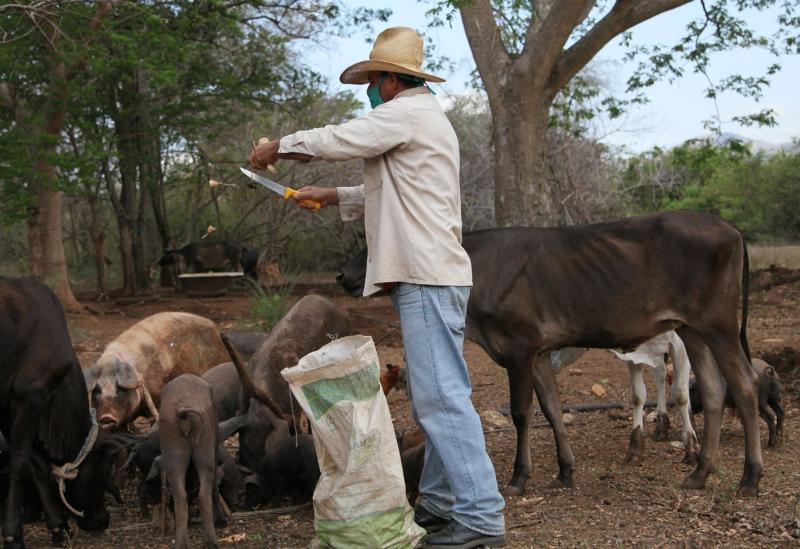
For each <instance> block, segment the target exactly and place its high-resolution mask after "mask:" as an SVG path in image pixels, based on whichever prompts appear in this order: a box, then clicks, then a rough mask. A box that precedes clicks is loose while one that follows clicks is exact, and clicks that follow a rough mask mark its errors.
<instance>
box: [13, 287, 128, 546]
mask: <svg viewBox="0 0 800 549" xmlns="http://www.w3.org/2000/svg"><path fill="white" fill-rule="evenodd" d="M0 342H2V345H0V432H2V434H3V436H4V437H5V439H6V441H7V443H8V452H7V454H8V495H7V498H6V506H5V514H4V517H3V544H4V547H6V548H12V547H24V541H23V535H22V505H23V502H22V498H23V493H24V490H25V488H24V486H25V479H26V478H30V479H31V480H32V481H33V485H34V486H35V488H36V492H37V493H38V497H39V500H40V502H41V505H42V508H43V509H44V512H45V516H46V519H47V527H48V529H49V530H50V532H51V535H52V538H53V542H54V543H59V544H63V543H66V542H68V540H69V527H68V525H67V520H66V519H67V517H68V515H67V514H65V512H64V509H65V508H66V510H67V511H69V512H70V513H73V514H75V515H76V516H77V522H78V526H79V527H80V528H82V529H84V530H105V529H106V528H107V527H108V523H109V515H108V511H107V510H106V506H105V499H104V493H105V490H104V488H105V486H106V483H107V479H108V478H109V476H110V474H111V466H112V461H113V457H114V454H115V453H116V452H118V451H119V450H120V449H122V448H124V447H125V446H126V445H128V444H130V443H132V442H133V440H132V438H131V437H130V436H127V435H108V434H104V433H100V434H99V435H98V434H97V432H96V429H97V423H96V421H94V416H93V415H92V414H91V413H90V409H89V402H88V399H87V398H86V386H85V384H84V382H83V376H82V374H81V367H80V363H79V362H78V358H77V357H76V356H75V351H74V350H73V348H72V342H71V341H70V338H69V332H68V330H67V322H66V319H65V318H64V310H63V308H62V307H61V303H59V301H58V298H56V296H55V294H54V293H53V292H52V291H51V290H50V289H49V288H48V287H47V286H45V285H44V284H42V283H41V282H39V281H38V280H36V279H34V278H23V279H13V278H6V277H0ZM95 436H96V439H95ZM92 442H94V444H92ZM4 453H6V452H4ZM51 475H52V476H51ZM53 480H56V481H58V484H59V492H60V496H61V498H60V499H61V501H59V497H58V494H57V493H56V491H54V490H53V486H54V484H53ZM62 503H64V506H63V507H62ZM73 506H74V507H73Z"/></svg>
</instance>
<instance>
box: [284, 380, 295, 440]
mask: <svg viewBox="0 0 800 549" xmlns="http://www.w3.org/2000/svg"><path fill="white" fill-rule="evenodd" d="M286 387H287V388H288V389H289V409H290V410H291V411H292V425H293V426H294V447H295V448H297V446H298V442H297V437H298V434H297V417H295V415H294V399H293V398H292V388H291V387H289V384H288V383H287V384H286Z"/></svg>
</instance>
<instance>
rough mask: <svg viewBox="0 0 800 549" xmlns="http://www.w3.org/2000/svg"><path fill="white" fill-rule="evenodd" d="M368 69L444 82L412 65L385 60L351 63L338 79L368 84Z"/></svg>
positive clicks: (348, 82)
mask: <svg viewBox="0 0 800 549" xmlns="http://www.w3.org/2000/svg"><path fill="white" fill-rule="evenodd" d="M369 71H381V72H383V71H386V72H397V73H400V74H409V75H411V76H416V77H419V78H422V79H424V80H427V81H428V82H444V81H445V79H444V78H439V77H438V76H435V75H433V74H428V73H426V72H422V71H419V70H417V69H416V68H414V67H409V66H407V65H399V64H396V63H387V62H385V61H373V60H371V59H370V60H367V61H359V62H358V63H355V64H353V65H350V66H349V67H347V68H346V69H345V70H343V71H342V74H341V76H339V81H340V82H341V83H342V84H368V83H369V76H368V73H369Z"/></svg>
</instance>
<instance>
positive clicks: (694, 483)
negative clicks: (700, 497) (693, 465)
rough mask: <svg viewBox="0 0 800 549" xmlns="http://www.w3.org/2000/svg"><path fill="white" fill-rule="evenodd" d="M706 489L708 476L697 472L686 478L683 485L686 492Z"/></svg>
mask: <svg viewBox="0 0 800 549" xmlns="http://www.w3.org/2000/svg"><path fill="white" fill-rule="evenodd" d="M705 487H706V476H705V475H703V474H698V473H697V471H695V472H694V473H692V474H691V475H689V476H688V477H686V480H684V481H683V484H681V488H683V489H684V490H702V489H703V488H705Z"/></svg>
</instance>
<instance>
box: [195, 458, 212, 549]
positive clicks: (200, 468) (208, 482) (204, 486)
mask: <svg viewBox="0 0 800 549" xmlns="http://www.w3.org/2000/svg"><path fill="white" fill-rule="evenodd" d="M214 458H215V448H214V446H213V444H209V445H208V448H206V447H204V446H203V445H202V444H201V445H200V446H198V447H197V448H195V450H194V452H192V463H193V465H194V468H195V470H196V471H197V478H198V480H199V481H200V491H199V493H198V495H197V506H198V507H199V508H200V518H201V519H202V522H203V538H204V539H205V542H206V547H209V548H210V547H217V532H216V530H215V529H214V501H213V500H214V499H215V495H216V496H217V497H219V493H218V492H217V491H216V485H217V480H216V478H215V474H216V471H217V464H216V462H215V459H214Z"/></svg>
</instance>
